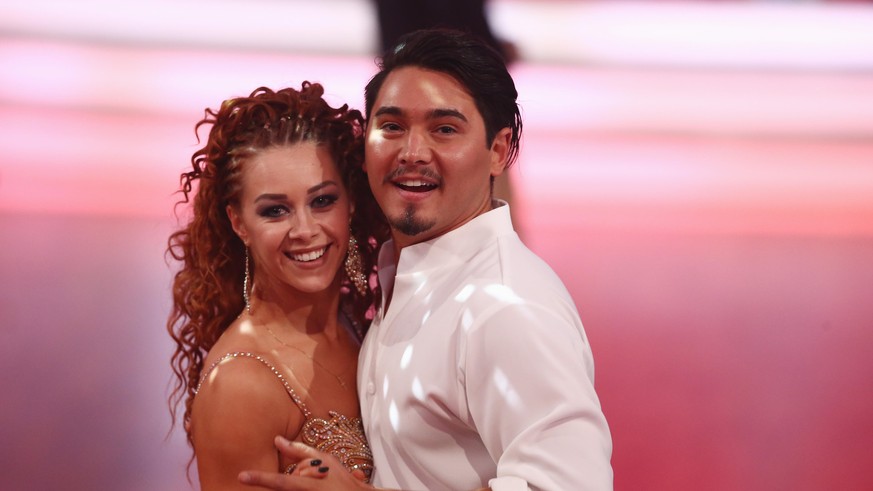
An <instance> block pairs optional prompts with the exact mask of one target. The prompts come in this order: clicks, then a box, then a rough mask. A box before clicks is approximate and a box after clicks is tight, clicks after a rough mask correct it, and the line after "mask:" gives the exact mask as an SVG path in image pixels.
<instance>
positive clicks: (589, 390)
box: [461, 302, 613, 491]
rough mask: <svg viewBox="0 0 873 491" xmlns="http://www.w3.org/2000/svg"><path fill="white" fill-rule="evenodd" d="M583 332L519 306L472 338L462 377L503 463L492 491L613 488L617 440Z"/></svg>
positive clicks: (557, 316)
mask: <svg viewBox="0 0 873 491" xmlns="http://www.w3.org/2000/svg"><path fill="white" fill-rule="evenodd" d="M581 329H582V327H581V324H579V323H578V321H575V322H574V319H573V317H572V316H571V315H570V314H569V313H568V312H560V311H556V310H555V309H547V308H544V307H543V306H540V305H536V304H531V303H525V302H514V303H511V304H507V305H502V306H500V307H499V308H496V309H494V310H492V311H491V312H490V313H488V314H487V315H482V316H480V318H479V319H478V320H477V322H476V324H475V326H473V328H472V329H470V331H469V332H468V335H467V339H466V343H465V344H466V347H465V350H464V355H463V356H464V363H463V366H462V367H461V371H462V374H461V376H462V377H463V379H464V380H463V382H464V383H465V386H466V389H465V391H466V397H467V406H468V410H469V412H470V417H471V419H472V420H473V422H474V424H475V425H476V429H477V431H478V432H479V434H480V436H481V438H482V441H483V443H484V444H485V446H486V448H487V449H488V452H489V453H490V454H491V457H492V458H493V459H494V461H495V462H497V477H496V478H494V479H492V480H491V481H490V482H489V486H490V487H491V488H492V489H493V490H495V491H515V490H525V489H534V490H554V491H560V490H569V489H572V490H580V491H584V490H597V491H603V490H611V489H612V487H613V483H612V480H613V474H612V466H611V464H610V458H611V454H612V441H611V438H610V434H609V427H608V425H607V423H606V418H605V417H604V415H603V412H602V410H601V408H600V401H599V400H598V397H597V394H596V393H595V391H594V364H593V359H592V355H591V350H590V348H589V346H588V344H587V341H586V339H585V335H584V332H582V330H581Z"/></svg>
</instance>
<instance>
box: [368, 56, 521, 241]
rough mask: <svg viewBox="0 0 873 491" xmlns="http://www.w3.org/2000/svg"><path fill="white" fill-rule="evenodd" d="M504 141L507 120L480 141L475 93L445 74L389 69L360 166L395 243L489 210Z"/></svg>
mask: <svg viewBox="0 0 873 491" xmlns="http://www.w3.org/2000/svg"><path fill="white" fill-rule="evenodd" d="M508 145H509V129H508V128H504V129H503V130H502V131H500V132H498V134H497V137H496V138H495V139H494V142H493V143H492V142H486V140H485V124H484V122H483V120H482V116H481V114H480V113H479V110H478V109H477V108H476V105H475V103H474V102H473V98H472V97H471V96H470V94H469V93H467V90H466V89H465V88H464V86H462V85H461V84H460V83H459V82H458V81H457V80H455V79H454V78H453V77H451V76H450V75H447V74H444V73H441V72H435V71H432V70H426V69H423V68H418V67H403V68H398V69H395V70H394V71H392V72H391V73H390V74H389V75H388V76H387V77H386V78H385V81H384V83H383V85H382V88H381V89H380V90H379V93H378V94H377V96H376V100H375V101H374V104H373V109H372V115H371V117H370V120H369V121H368V123H367V134H366V152H365V155H366V157H365V165H364V169H365V170H366V172H367V175H368V179H369V182H370V187H371V188H372V190H373V195H374V196H375V197H376V201H378V203H379V206H380V207H381V208H382V211H383V212H384V213H385V216H387V217H388V221H389V223H390V224H391V228H392V232H393V235H394V240H395V243H396V246H398V247H405V246H407V245H410V244H415V243H418V242H422V241H425V240H428V239H431V238H433V237H436V236H439V235H442V234H444V233H446V232H448V231H450V230H453V229H455V228H457V227H459V226H461V225H463V224H464V223H466V222H468V221H470V220H471V219H473V218H475V217H476V216H478V215H480V214H481V213H484V212H486V211H488V210H490V209H491V190H490V178H491V176H497V175H499V174H500V173H501V172H503V167H504V163H505V159H506V156H507V149H508Z"/></svg>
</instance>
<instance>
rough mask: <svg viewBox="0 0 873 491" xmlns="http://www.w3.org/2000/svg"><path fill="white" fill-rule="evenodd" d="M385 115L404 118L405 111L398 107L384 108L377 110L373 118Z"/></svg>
mask: <svg viewBox="0 0 873 491" xmlns="http://www.w3.org/2000/svg"><path fill="white" fill-rule="evenodd" d="M383 114H388V115H389V116H402V115H403V110H401V109H400V108H399V107H397V106H382V107H380V108H379V109H377V110H376V112H375V113H374V114H373V116H381V115H383Z"/></svg>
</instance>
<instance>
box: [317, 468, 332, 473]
mask: <svg viewBox="0 0 873 491" xmlns="http://www.w3.org/2000/svg"><path fill="white" fill-rule="evenodd" d="M329 470H330V467H319V468H318V472H320V473H322V474H324V473H325V472H327V471H329Z"/></svg>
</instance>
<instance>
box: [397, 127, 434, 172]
mask: <svg viewBox="0 0 873 491" xmlns="http://www.w3.org/2000/svg"><path fill="white" fill-rule="evenodd" d="M430 143H431V142H430V139H429V138H428V137H427V133H426V132H425V131H422V130H410V131H409V132H408V133H407V134H406V138H405V139H404V142H403V149H401V151H400V163H402V164H423V163H427V162H430V159H431V155H432V149H431V145H430Z"/></svg>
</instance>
